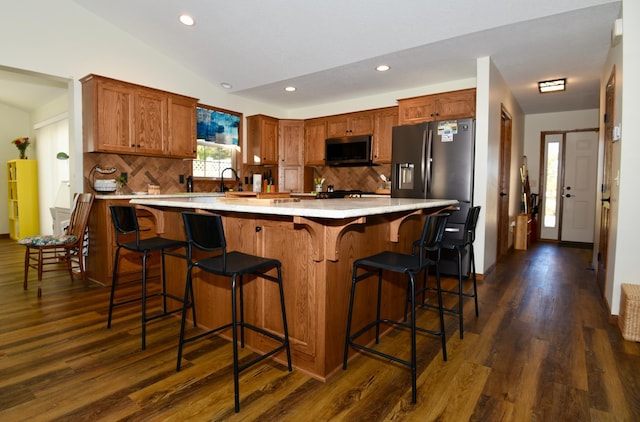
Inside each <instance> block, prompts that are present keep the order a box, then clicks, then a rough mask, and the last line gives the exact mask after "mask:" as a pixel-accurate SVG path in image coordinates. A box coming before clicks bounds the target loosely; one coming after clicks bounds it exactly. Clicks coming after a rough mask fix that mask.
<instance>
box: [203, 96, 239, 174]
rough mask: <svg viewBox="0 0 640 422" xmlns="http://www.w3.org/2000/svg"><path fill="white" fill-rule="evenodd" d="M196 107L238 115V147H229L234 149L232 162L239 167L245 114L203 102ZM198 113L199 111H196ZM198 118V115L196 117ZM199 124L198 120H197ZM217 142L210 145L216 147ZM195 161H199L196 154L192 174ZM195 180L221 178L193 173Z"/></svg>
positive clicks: (236, 167)
mask: <svg viewBox="0 0 640 422" xmlns="http://www.w3.org/2000/svg"><path fill="white" fill-rule="evenodd" d="M196 108H205V109H208V110H212V111H215V112H218V113H224V114H230V115H232V116H236V117H238V120H239V121H238V146H237V148H234V147H229V149H231V150H232V156H233V158H232V163H233V166H234V168H235V169H238V168H240V167H241V166H242V147H243V145H244V139H243V134H244V128H243V126H244V115H243V114H242V113H240V112H237V111H233V110H228V109H225V108H221V107H216V106H211V105H208V104H201V103H197V104H196ZM196 115H197V113H196ZM196 118H197V117H196ZM196 124H197V122H196ZM197 142H198V139H196V144H197ZM215 146H216V144H213V145H210V147H215ZM221 148H226V147H221ZM195 161H199V160H198V158H197V155H196V158H195V159H194V160H193V162H192V164H191V172H192V174H194V172H193V165H194V162H195ZM193 178H194V180H209V181H211V180H213V181H216V180H220V178H219V177H202V176H195V174H194V175H193Z"/></svg>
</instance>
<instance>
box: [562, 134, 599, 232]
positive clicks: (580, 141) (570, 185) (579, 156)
mask: <svg viewBox="0 0 640 422" xmlns="http://www.w3.org/2000/svg"><path fill="white" fill-rule="evenodd" d="M597 166H598V133H597V132H569V133H567V135H566V140H565V166H564V179H563V185H562V223H561V227H562V228H561V233H562V235H561V237H560V240H562V241H564V242H582V243H593V233H594V226H595V224H594V221H595V213H596V183H597V180H596V176H597Z"/></svg>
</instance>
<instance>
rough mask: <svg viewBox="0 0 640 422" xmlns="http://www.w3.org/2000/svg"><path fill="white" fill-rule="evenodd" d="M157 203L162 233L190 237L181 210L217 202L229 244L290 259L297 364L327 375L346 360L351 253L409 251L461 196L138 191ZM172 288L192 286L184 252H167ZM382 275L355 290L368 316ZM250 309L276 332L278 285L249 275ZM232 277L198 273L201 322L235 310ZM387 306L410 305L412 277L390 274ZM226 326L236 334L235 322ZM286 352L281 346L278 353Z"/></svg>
mask: <svg viewBox="0 0 640 422" xmlns="http://www.w3.org/2000/svg"><path fill="white" fill-rule="evenodd" d="M130 202H131V203H132V204H135V205H136V206H137V207H138V208H140V209H141V210H145V211H147V212H149V213H151V214H152V215H153V216H154V217H155V220H156V230H157V232H159V233H161V234H162V235H163V236H166V237H171V238H181V239H182V238H184V229H183V225H182V219H181V213H182V212H183V211H194V210H197V211H199V212H216V213H219V214H221V215H222V216H223V221H224V229H225V235H226V239H227V247H228V249H229V250H240V251H243V252H247V253H251V254H257V255H261V256H267V257H270V258H277V259H279V260H280V261H281V262H282V275H283V280H284V289H285V300H286V310H287V322H288V325H289V336H290V340H291V353H292V360H293V365H294V366H295V367H296V369H298V370H301V371H303V372H305V373H308V374H310V375H312V376H314V377H316V378H318V379H320V380H326V379H328V378H329V377H330V376H331V375H332V373H334V372H335V371H337V370H338V369H339V368H340V367H341V363H342V354H343V352H344V349H343V347H344V330H345V327H346V315H347V308H348V298H349V289H350V282H351V271H352V265H353V261H354V260H355V259H357V258H360V257H363V256H367V255H370V254H373V253H377V252H380V251H382V250H395V251H404V252H408V251H410V250H411V244H412V242H413V241H414V240H415V239H416V238H417V237H418V236H419V232H420V229H421V227H422V222H423V221H424V216H425V215H426V214H428V213H434V212H438V211H440V210H442V209H445V208H447V207H450V206H452V205H455V204H456V203H457V202H456V201H454V200H438V199H434V200H424V199H403V198H389V197H381V198H369V197H367V198H346V199H327V200H312V201H304V200H303V201H295V200H294V199H291V200H289V201H282V200H260V199H255V198H224V197H199V196H192V197H185V196H177V197H157V198H154V197H151V196H146V197H136V198H133V199H131V201H130ZM169 259H171V260H172V261H171V262H170V263H169V262H167V268H168V270H167V277H168V283H169V290H171V291H172V293H175V294H181V293H182V289H183V288H184V287H183V286H184V277H185V271H186V265H185V263H184V260H181V259H178V258H169ZM375 285H376V283H375V282H372V283H362V287H359V289H360V290H359V291H358V294H357V296H356V300H357V302H360V303H359V304H360V305H361V306H356V308H355V309H359V310H361V311H360V313H359V314H357V315H354V325H361V324H363V322H364V321H365V320H367V318H371V317H372V315H371V312H375V309H374V307H372V306H362V305H365V303H371V302H372V301H375V292H376V289H375ZM244 288H245V293H246V295H245V303H244V307H245V318H246V319H247V320H248V321H254V322H255V323H257V324H258V325H261V326H263V327H266V328H267V329H269V330H272V331H274V332H276V333H281V331H282V321H281V319H280V317H279V313H278V312H272V311H271V310H272V309H274V310H276V309H279V308H278V307H279V298H278V292H277V287H276V286H274V285H272V283H268V282H265V281H264V280H262V279H259V278H258V279H257V280H255V281H252V282H249V283H246V285H245V287H244ZM228 289H229V281H228V279H224V278H216V277H214V276H212V275H210V274H204V273H198V272H196V273H194V290H195V298H196V307H197V316H198V325H200V326H203V327H213V326H217V325H219V324H220V323H222V322H227V321H228V320H229V314H230V312H231V305H230V303H229V302H230V300H229V291H228ZM383 289H384V292H383V294H384V295H385V298H387V299H388V300H387V299H385V302H386V303H385V304H384V305H383V309H382V312H383V313H384V315H386V316H388V317H389V318H396V319H399V318H401V317H402V312H403V309H404V297H405V296H404V295H405V293H406V279H404V278H402V277H394V278H391V276H389V278H388V279H385V281H384V285H383ZM226 334H229V333H228V332H227V333H226ZM270 341H271V339H269V338H266V337H264V336H259V335H257V334H255V333H249V332H247V338H246V342H247V345H248V347H250V348H254V349H258V350H266V349H267V348H269V347H271V344H270ZM276 359H279V360H282V359H283V356H276Z"/></svg>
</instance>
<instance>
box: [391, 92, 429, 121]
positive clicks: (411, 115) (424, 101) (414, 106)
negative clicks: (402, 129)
mask: <svg viewBox="0 0 640 422" xmlns="http://www.w3.org/2000/svg"><path fill="white" fill-rule="evenodd" d="M398 107H399V113H398V123H399V124H401V125H411V124H414V123H420V122H430V121H433V120H436V117H435V115H436V99H435V98H434V96H433V95H426V96H424V97H416V98H408V99H406V100H398Z"/></svg>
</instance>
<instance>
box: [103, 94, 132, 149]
mask: <svg viewBox="0 0 640 422" xmlns="http://www.w3.org/2000/svg"><path fill="white" fill-rule="evenodd" d="M95 83H96V97H97V107H96V113H97V116H94V124H95V125H96V126H97V128H96V130H95V133H94V135H93V136H94V150H95V151H104V152H118V153H125V154H126V153H131V152H132V151H133V150H134V148H135V146H134V144H133V101H134V92H133V90H132V89H131V88H130V87H128V86H126V85H121V84H117V83H112V82H110V81H96V82H95Z"/></svg>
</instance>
